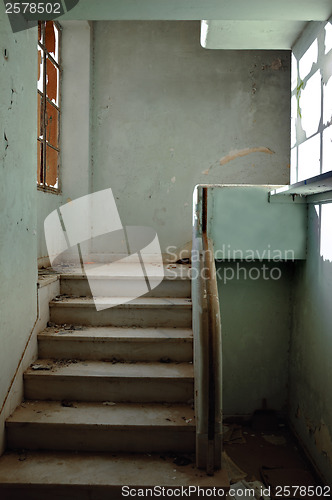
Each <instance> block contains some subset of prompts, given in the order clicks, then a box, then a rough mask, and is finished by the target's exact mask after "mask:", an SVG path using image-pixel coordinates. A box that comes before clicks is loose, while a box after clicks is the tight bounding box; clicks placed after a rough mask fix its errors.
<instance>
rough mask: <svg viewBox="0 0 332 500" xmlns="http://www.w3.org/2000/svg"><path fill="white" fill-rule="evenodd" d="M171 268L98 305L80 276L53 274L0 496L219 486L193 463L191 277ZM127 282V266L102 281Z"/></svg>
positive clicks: (10, 431) (96, 495)
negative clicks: (145, 287) (47, 319)
mask: <svg viewBox="0 0 332 500" xmlns="http://www.w3.org/2000/svg"><path fill="white" fill-rule="evenodd" d="M173 268H174V266H173ZM175 269H176V274H177V276H176V278H175V279H171V278H170V272H169V270H168V269H167V268H166V270H165V279H164V280H163V282H162V283H161V284H160V285H159V286H158V287H157V288H156V289H154V290H152V291H151V292H150V293H149V294H147V295H146V296H144V297H141V298H139V299H135V300H133V301H131V302H129V303H125V304H120V305H116V306H114V307H111V308H108V309H104V310H102V311H96V309H95V306H94V303H93V300H92V297H91V296H89V295H90V292H89V287H88V283H87V281H86V280H85V279H84V278H83V276H81V275H77V274H65V275H62V276H61V295H60V296H59V297H57V298H55V299H54V300H52V301H51V303H50V315H51V324H50V326H49V327H48V328H47V329H46V330H45V331H44V332H42V333H41V334H40V335H39V337H38V345H39V359H38V360H37V361H36V362H35V363H33V365H31V367H30V368H29V369H28V370H27V371H26V373H25V375H24V387H25V401H24V402H23V403H22V404H21V405H20V406H19V407H18V408H17V409H16V411H15V412H14V413H13V415H12V416H11V417H10V418H9V419H8V420H7V422H6V432H7V448H8V452H7V453H6V454H5V455H4V456H3V457H2V458H1V459H0V498H4V499H6V500H7V499H8V500H10V499H16V498H23V496H24V498H25V499H29V498H31V499H32V498H33V499H34V500H37V499H39V498H44V497H45V495H46V494H47V497H48V498H50V499H53V498H54V499H55V498H64V499H67V498H68V499H76V498H79V499H80V500H82V499H83V500H84V499H85V498H86V499H93V500H98V499H104V498H107V499H110V498H123V497H122V495H121V487H122V486H123V485H132V486H135V487H140V488H147V487H153V486H155V485H164V486H167V487H172V488H174V487H176V486H186V485H192V486H194V485H196V486H198V485H199V486H202V487H203V486H207V487H208V486H211V484H213V485H215V486H220V487H226V488H227V485H228V481H227V478H226V477H225V473H224V472H223V471H221V472H219V473H218V474H217V475H215V476H214V477H213V478H208V477H207V476H205V474H204V473H203V472H201V471H198V470H196V469H195V466H194V461H195V458H194V451H195V416H194V410H193V398H194V393H193V391H194V372H193V363H192V361H193V357H192V348H193V346H192V340H193V339H192V330H191V299H190V280H189V276H188V268H187V267H186V266H177V267H176V268H175ZM173 271H174V270H173ZM172 277H174V272H173V273H172ZM100 279H102V278H100ZM134 279H135V276H133V275H132V276H131V275H130V273H128V272H127V273H124V276H123V280H120V281H119V283H114V282H113V283H107V281H106V280H104V282H103V283H102V287H104V290H105V294H106V292H107V290H110V289H111V288H112V287H113V288H114V289H115V290H116V289H117V285H119V289H121V287H122V286H123V284H124V283H123V281H124V280H125V282H126V283H125V285H126V287H127V289H128V285H129V288H130V287H131V284H130V282H131V280H134ZM133 286H134V283H133ZM112 293H113V292H112ZM100 300H102V301H103V303H104V304H109V303H112V301H113V300H114V297H107V296H106V295H105V296H104V297H102V298H101V299H100ZM22 450H23V451H22ZM176 464H180V465H176ZM193 497H194V496H193Z"/></svg>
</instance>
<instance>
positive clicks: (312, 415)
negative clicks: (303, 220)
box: [289, 204, 332, 486]
mask: <svg viewBox="0 0 332 500" xmlns="http://www.w3.org/2000/svg"><path fill="white" fill-rule="evenodd" d="M324 214H326V216H324ZM327 215H328V217H327ZM331 216H332V204H326V205H316V206H314V205H309V217H308V255H307V261H305V262H303V263H302V264H301V265H300V264H297V265H296V266H297V272H296V286H295V296H294V325H293V334H292V341H291V351H290V380H289V387H290V390H289V398H290V399H289V405H290V418H291V422H292V425H293V426H294V429H295V431H296V433H297V434H298V436H299V437H300V439H301V441H302V442H303V443H304V445H305V447H306V448H307V450H308V451H309V453H310V455H311V457H312V458H313V460H314V462H315V463H316V465H317V466H318V468H319V470H320V471H321V473H322V474H323V475H324V476H325V478H326V480H327V481H328V482H329V484H330V485H331V486H332V441H331V436H332V400H331V393H332V362H331V360H332V334H331V333H332V315H331V306H332V224H331V221H332V217H331Z"/></svg>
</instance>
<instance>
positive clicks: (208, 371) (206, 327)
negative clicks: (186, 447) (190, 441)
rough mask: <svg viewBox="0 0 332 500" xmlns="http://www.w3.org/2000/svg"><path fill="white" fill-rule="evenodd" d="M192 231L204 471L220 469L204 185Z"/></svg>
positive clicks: (218, 365)
mask: <svg viewBox="0 0 332 500" xmlns="http://www.w3.org/2000/svg"><path fill="white" fill-rule="evenodd" d="M196 189H197V193H196V194H197V201H196V206H195V217H194V233H193V259H192V261H193V262H192V263H193V273H194V276H193V280H192V291H193V330H194V364H195V410H196V465H197V467H200V468H204V469H206V471H207V473H208V474H213V471H214V470H217V469H220V468H221V452H222V359H221V352H222V351H221V321H220V309H219V297H218V286H217V277H216V267H215V260H214V249H213V242H212V240H211V239H210V238H208V227H207V226H208V224H207V222H208V219H207V212H208V203H207V188H204V187H197V188H196Z"/></svg>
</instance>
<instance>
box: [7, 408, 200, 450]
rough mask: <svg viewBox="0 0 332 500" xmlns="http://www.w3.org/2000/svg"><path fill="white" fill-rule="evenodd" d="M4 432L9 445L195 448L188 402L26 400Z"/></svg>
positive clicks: (140, 448) (88, 447) (62, 447)
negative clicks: (185, 403) (177, 403)
mask: <svg viewBox="0 0 332 500" xmlns="http://www.w3.org/2000/svg"><path fill="white" fill-rule="evenodd" d="M64 405H65V406H64ZM6 431H7V447H8V449H12V450H17V449H19V450H21V449H25V450H72V451H75V450H77V451H114V452H127V453H129V452H133V453H137V452H138V453H144V452H149V453H152V452H155V453H157V452H158V453H159V452H160V453H162V452H182V453H192V452H194V451H195V418H194V412H193V410H192V409H191V406H189V405H170V404H167V405H165V404H144V405H143V404H133V403H127V404H125V403H117V404H113V405H110V404H109V403H107V404H105V403H104V404H103V403H82V402H70V403H68V402H65V403H64V402H62V403H61V402H58V401H55V402H51V401H26V402H24V403H22V404H21V406H19V407H18V408H17V409H16V410H15V412H14V414H13V415H12V416H11V417H10V418H8V419H7V422H6Z"/></svg>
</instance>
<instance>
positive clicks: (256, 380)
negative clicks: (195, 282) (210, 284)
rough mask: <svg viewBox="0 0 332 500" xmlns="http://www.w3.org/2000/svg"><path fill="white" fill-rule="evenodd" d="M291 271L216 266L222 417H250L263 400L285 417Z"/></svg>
mask: <svg viewBox="0 0 332 500" xmlns="http://www.w3.org/2000/svg"><path fill="white" fill-rule="evenodd" d="M263 265H264V266H265V270H263V269H262V266H263ZM292 266H293V264H292V263H288V264H286V263H274V262H258V261H257V262H252V263H249V262H240V261H237V262H233V261H229V262H219V263H217V276H218V278H219V280H218V288H219V300H220V309H221V324H222V342H223V347H222V348H223V374H224V375H223V411H224V414H225V415H250V414H251V413H252V412H253V411H254V410H256V409H259V408H261V407H262V399H263V398H266V400H267V404H268V407H269V408H272V409H274V410H277V411H278V412H282V413H284V414H286V411H287V391H288V387H287V384H288V350H289V341H290V331H291V311H292V305H291V299H292V297H291V293H292V287H291V283H292V276H293V267H292Z"/></svg>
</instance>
